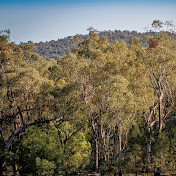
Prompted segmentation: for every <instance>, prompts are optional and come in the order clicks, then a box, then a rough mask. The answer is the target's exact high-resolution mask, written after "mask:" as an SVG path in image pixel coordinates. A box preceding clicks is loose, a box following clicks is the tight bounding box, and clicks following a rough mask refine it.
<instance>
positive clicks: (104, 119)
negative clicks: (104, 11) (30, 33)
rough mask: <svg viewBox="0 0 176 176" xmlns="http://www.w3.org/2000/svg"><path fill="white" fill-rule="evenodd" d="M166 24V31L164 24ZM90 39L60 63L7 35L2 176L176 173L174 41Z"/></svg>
mask: <svg viewBox="0 0 176 176" xmlns="http://www.w3.org/2000/svg"><path fill="white" fill-rule="evenodd" d="M166 24H167V23H166ZM162 25H164V24H160V21H154V22H153V24H152V26H153V27H155V28H156V29H160V31H159V32H157V34H156V35H148V36H145V38H144V39H143V40H145V43H146V45H145V46H144V45H143V40H141V39H140V38H137V37H135V38H131V39H130V41H129V44H128V45H127V43H126V42H125V41H123V40H114V41H113V42H109V41H108V37H106V36H105V37H100V35H99V33H98V32H96V31H95V30H92V29H90V31H89V35H88V36H87V38H86V39H85V40H82V39H80V37H76V38H74V39H73V43H74V48H73V49H72V51H71V52H70V53H69V54H67V55H65V56H60V57H57V59H49V58H48V59H46V58H43V57H42V56H40V55H38V54H37V53H36V52H35V50H36V47H35V45H34V44H31V43H28V44H20V45H16V44H15V43H13V42H10V40H9V37H10V34H9V31H8V30H6V31H1V35H0V175H2V176H3V175H4V176H5V175H24V176H25V175H27V176H34V175H36V176H54V175H55V176H57V175H62V176H66V175H77V174H78V173H91V172H96V173H100V174H101V175H105V174H108V173H111V174H112V173H113V174H114V175H117V174H118V173H119V172H122V173H136V174H138V173H149V172H151V173H153V172H154V170H155V169H156V168H157V167H159V168H160V169H161V171H162V173H165V174H171V173H172V174H173V173H174V171H175V170H176V114H175V110H176V94H175V92H176V40H175V39H174V36H175V35H172V33H168V32H166V31H163V30H162Z"/></svg>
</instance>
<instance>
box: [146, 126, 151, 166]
mask: <svg viewBox="0 0 176 176" xmlns="http://www.w3.org/2000/svg"><path fill="white" fill-rule="evenodd" d="M148 132H149V138H148V143H147V166H148V167H149V166H150V162H151V161H150V160H151V156H150V154H151V134H150V133H151V130H150V128H149V129H148Z"/></svg>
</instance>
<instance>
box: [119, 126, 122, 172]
mask: <svg viewBox="0 0 176 176" xmlns="http://www.w3.org/2000/svg"><path fill="white" fill-rule="evenodd" d="M121 161H122V134H121V129H120V128H119V173H120V172H121Z"/></svg>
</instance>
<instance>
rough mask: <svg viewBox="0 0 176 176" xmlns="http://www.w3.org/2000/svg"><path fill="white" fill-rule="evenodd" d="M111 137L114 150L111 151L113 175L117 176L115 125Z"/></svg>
mask: <svg viewBox="0 0 176 176" xmlns="http://www.w3.org/2000/svg"><path fill="white" fill-rule="evenodd" d="M113 133H114V134H113V139H114V151H113V155H114V176H117V171H116V127H114V130H113Z"/></svg>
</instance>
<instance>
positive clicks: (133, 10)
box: [0, 0, 176, 43]
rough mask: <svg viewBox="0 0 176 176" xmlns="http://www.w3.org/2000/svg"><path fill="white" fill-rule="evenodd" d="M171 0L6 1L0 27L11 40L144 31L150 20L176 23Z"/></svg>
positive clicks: (1, 7)
mask: <svg viewBox="0 0 176 176" xmlns="http://www.w3.org/2000/svg"><path fill="white" fill-rule="evenodd" d="M175 9H176V2H175V1H173V0H161V1H159V0H155V1H151V0H149V1H143V2H141V1H139V0H133V1H129V0H125V1H122V0H119V1H118V2H117V1H115V0H109V1H108V0H101V1H100V0H94V1H93V0H89V1H88V0H84V1H80V0H75V1H74V2H73V1H71V0H65V1H63V0H57V1H56V0H52V1H48V0H43V1H41V0H37V1H34V0H31V1H22V0H13V1H12V0H7V1H0V16H1V18H0V24H1V25H0V30H4V29H10V30H11V40H12V41H14V42H16V43H20V42H27V41H33V42H40V41H43V42H45V41H50V40H57V39H61V38H65V37H68V36H74V35H76V34H88V31H87V29H88V28H89V27H91V26H92V27H93V28H95V29H97V30H98V31H104V30H106V31H108V30H110V31H114V30H121V31H124V30H129V31H133V30H134V31H138V32H145V27H147V26H148V25H150V24H151V23H152V21H153V20H155V19H158V20H161V21H167V20H173V22H174V24H175V22H176V10H175Z"/></svg>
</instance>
